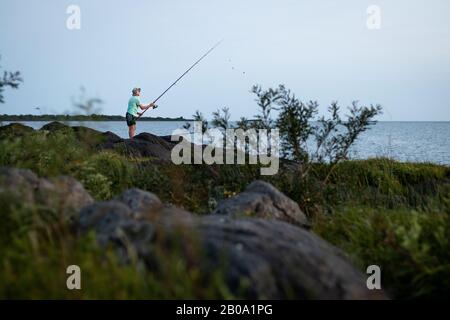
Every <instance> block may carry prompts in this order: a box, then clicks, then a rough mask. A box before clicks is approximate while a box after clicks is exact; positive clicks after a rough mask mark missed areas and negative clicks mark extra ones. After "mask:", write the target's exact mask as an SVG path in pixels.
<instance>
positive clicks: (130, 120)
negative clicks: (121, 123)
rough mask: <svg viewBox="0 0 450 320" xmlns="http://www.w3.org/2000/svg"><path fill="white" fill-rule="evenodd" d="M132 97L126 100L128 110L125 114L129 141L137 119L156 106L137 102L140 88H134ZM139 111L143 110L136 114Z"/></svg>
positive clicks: (133, 133) (132, 135) (133, 132)
mask: <svg viewBox="0 0 450 320" xmlns="http://www.w3.org/2000/svg"><path fill="white" fill-rule="evenodd" d="M132 94H133V95H132V97H131V98H130V100H128V109H127V114H126V116H125V117H126V119H127V125H128V134H129V136H130V139H131V138H133V137H134V135H135V134H136V119H138V118H139V117H140V116H141V115H142V114H143V113H144V112H145V111H147V109H149V108H153V109H155V108H156V106H155V104H154V103H150V104H148V105H143V104H141V102H140V101H139V98H138V97H139V96H140V95H141V88H134V89H133V91H132ZM139 109H141V110H144V111H143V112H138V111H139Z"/></svg>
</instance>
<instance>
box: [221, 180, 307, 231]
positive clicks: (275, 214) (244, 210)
mask: <svg viewBox="0 0 450 320" xmlns="http://www.w3.org/2000/svg"><path fill="white" fill-rule="evenodd" d="M214 214H221V215H233V216H245V215H250V216H255V217H260V218H269V219H270V218H275V219H278V220H281V221H286V222H289V223H292V224H295V225H299V226H303V227H309V226H310V223H309V222H308V219H307V218H306V216H305V214H304V213H303V212H302V211H301V210H300V208H299V206H298V204H297V203H296V202H294V201H293V200H291V199H290V198H288V197H287V196H286V195H284V194H283V193H282V192H280V191H279V190H277V189H276V188H275V187H274V186H272V185H271V184H270V183H267V182H264V181H254V182H253V183H251V184H250V185H249V186H248V187H247V188H246V189H245V191H244V192H242V193H240V194H238V195H236V196H234V197H232V198H229V199H226V200H223V201H221V202H219V205H218V206H217V208H216V210H215V211H214Z"/></svg>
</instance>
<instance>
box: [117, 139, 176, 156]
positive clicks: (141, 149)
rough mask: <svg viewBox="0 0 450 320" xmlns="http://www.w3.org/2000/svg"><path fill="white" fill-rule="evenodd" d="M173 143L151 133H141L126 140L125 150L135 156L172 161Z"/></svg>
mask: <svg viewBox="0 0 450 320" xmlns="http://www.w3.org/2000/svg"><path fill="white" fill-rule="evenodd" d="M173 146H174V145H173V144H171V143H169V142H167V141H166V140H164V139H162V138H160V137H158V136H155V135H153V134H150V133H141V134H138V135H137V136H135V137H134V138H133V139H127V140H124V147H125V150H126V151H127V152H128V153H129V154H132V155H133V156H139V157H152V158H157V159H159V160H162V161H164V162H171V161H172V160H171V157H170V155H171V151H172V148H173Z"/></svg>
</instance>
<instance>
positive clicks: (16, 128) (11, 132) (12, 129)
mask: <svg viewBox="0 0 450 320" xmlns="http://www.w3.org/2000/svg"><path fill="white" fill-rule="evenodd" d="M33 131H34V129H33V128H32V127H29V126H25V125H23V124H21V123H10V124H8V125H6V126H0V139H5V138H14V137H21V136H23V135H25V134H27V133H30V132H33Z"/></svg>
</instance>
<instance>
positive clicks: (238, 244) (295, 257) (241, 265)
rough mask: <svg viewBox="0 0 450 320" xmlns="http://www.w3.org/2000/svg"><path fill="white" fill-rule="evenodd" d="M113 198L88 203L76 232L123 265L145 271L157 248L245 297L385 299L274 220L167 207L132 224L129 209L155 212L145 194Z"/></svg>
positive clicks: (333, 252) (342, 261) (309, 237)
mask: <svg viewBox="0 0 450 320" xmlns="http://www.w3.org/2000/svg"><path fill="white" fill-rule="evenodd" d="M253 187H254V188H250V189H251V190H260V189H259V188H260V187H258V186H253ZM263 190H266V187H264V188H263ZM118 199H122V201H125V203H128V205H126V204H125V203H123V202H119V201H117V200H114V201H108V202H101V203H95V204H93V205H90V206H88V207H86V208H84V209H83V210H82V212H81V214H80V224H79V225H80V230H82V232H87V231H88V230H90V229H93V230H95V231H96V232H97V236H98V239H99V243H100V244H101V245H104V246H108V245H113V246H115V247H116V248H117V250H118V254H119V257H120V258H121V260H122V261H123V262H127V261H130V260H133V261H136V259H138V260H139V261H141V262H143V263H144V265H145V266H147V268H149V269H151V270H153V269H152V268H154V267H155V266H157V264H158V263H157V258H156V257H155V256H154V253H153V249H152V248H154V246H157V245H158V246H161V245H163V246H165V248H162V250H163V251H167V252H175V250H176V252H179V253H180V254H181V255H182V256H184V258H185V259H186V260H187V261H191V263H195V264H196V265H197V266H198V268H200V269H199V272H201V274H204V275H208V274H211V275H212V274H214V273H215V272H222V273H223V275H224V277H225V281H226V283H227V284H228V287H229V289H230V290H231V292H233V293H238V292H239V293H240V294H243V295H244V297H245V298H250V299H285V298H292V299H382V298H386V297H385V295H384V293H383V291H378V290H375V291H370V290H368V289H367V287H366V277H365V276H364V275H363V274H362V273H361V272H360V271H358V270H357V269H356V268H354V267H353V266H352V265H351V264H350V263H349V262H348V261H347V259H346V258H345V255H344V254H343V253H342V252H341V251H340V250H339V249H337V248H335V247H334V246H332V245H330V244H328V243H327V242H326V241H324V240H323V239H321V238H320V237H318V236H317V235H315V234H313V233H312V232H310V231H308V230H306V229H304V228H300V227H297V226H295V225H292V224H289V223H286V222H283V221H279V220H276V219H262V218H233V217H232V216H230V215H227V216H222V215H209V216H195V215H192V214H191V213H189V212H187V211H184V210H182V209H178V208H176V207H170V206H166V207H163V208H162V209H161V210H160V211H159V214H155V215H153V216H152V217H151V218H149V219H143V218H142V217H140V218H139V219H136V215H135V214H133V210H132V209H131V208H136V210H138V211H139V210H142V208H145V210H153V209H154V210H155V212H157V211H158V210H157V208H160V206H159V203H158V201H157V200H156V199H154V197H153V196H152V194H149V193H146V192H144V191H140V190H137V189H132V190H128V191H126V192H125V193H124V194H122V195H121V196H119V197H118ZM130 199H131V200H130ZM158 234H160V235H162V236H159V237H158V236H157V235H158ZM157 238H159V239H160V240H158V241H156V239H157ZM161 239H165V240H164V241H163V242H162V241H161ZM195 246H197V247H198V246H200V247H199V251H200V252H202V253H203V255H202V256H200V257H198V258H195V257H194V258H193V256H192V248H193V247H195ZM159 250H161V249H159ZM200 259H201V260H200ZM192 261H194V262H192ZM243 281H244V282H243ZM245 282H247V285H246V286H244V287H242V284H243V283H245Z"/></svg>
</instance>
